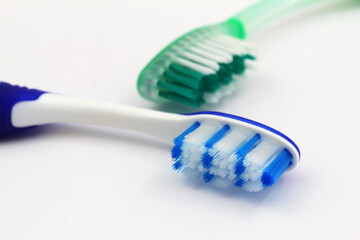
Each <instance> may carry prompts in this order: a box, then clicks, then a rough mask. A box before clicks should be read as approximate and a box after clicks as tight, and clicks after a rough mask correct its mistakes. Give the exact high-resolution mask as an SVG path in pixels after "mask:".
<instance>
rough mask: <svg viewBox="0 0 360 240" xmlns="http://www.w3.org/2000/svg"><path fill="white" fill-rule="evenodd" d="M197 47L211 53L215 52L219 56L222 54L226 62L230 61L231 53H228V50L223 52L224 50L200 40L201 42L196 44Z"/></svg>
mask: <svg viewBox="0 0 360 240" xmlns="http://www.w3.org/2000/svg"><path fill="white" fill-rule="evenodd" d="M196 46H197V47H199V48H201V49H204V50H206V51H209V52H211V53H214V54H217V55H219V56H222V57H224V58H226V60H227V62H231V61H232V59H233V57H232V56H231V54H229V53H228V52H225V51H222V50H220V49H217V48H215V47H213V46H211V45H209V44H207V43H205V42H201V43H198V44H197V45H196Z"/></svg>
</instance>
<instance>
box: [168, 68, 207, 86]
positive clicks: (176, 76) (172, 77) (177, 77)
mask: <svg viewBox="0 0 360 240" xmlns="http://www.w3.org/2000/svg"><path fill="white" fill-rule="evenodd" d="M163 76H164V77H165V78H166V79H167V80H169V81H170V82H174V83H177V84H179V85H183V86H186V87H189V88H191V89H197V90H199V89H201V88H202V87H203V84H202V82H201V80H198V79H194V78H190V77H186V76H184V75H182V74H180V73H177V72H175V71H172V70H170V69H167V70H166V71H165V72H164V74H163Z"/></svg>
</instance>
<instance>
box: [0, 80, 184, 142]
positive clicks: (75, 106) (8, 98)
mask: <svg viewBox="0 0 360 240" xmlns="http://www.w3.org/2000/svg"><path fill="white" fill-rule="evenodd" d="M0 94H1V95H0V117H1V118H0V119H1V122H0V123H1V125H0V126H1V128H0V137H1V136H7V135H10V134H12V133H14V132H18V131H20V130H23V129H27V128H29V127H34V126H37V125H42V124H50V123H83V124H90V125H99V126H106V127H114V128H121V129H127V130H133V131H137V132H141V133H145V134H148V135H152V136H154V137H158V138H161V139H164V140H167V141H171V140H172V139H173V138H174V137H175V136H177V134H180V133H181V132H182V131H183V129H184V126H187V124H188V122H189V121H190V119H189V118H187V117H186V116H182V115H177V114H169V113H163V112H158V111H153V110H146V109H140V108H135V107H130V106H125V105H120V104H113V103H106V102H98V101H92V100H87V99H81V98H75V97H69V96H64V95H59V94H53V93H46V92H44V91H39V90H31V89H27V88H21V87H19V86H12V85H10V84H7V83H0ZM3 106H5V108H4V107H3Z"/></svg>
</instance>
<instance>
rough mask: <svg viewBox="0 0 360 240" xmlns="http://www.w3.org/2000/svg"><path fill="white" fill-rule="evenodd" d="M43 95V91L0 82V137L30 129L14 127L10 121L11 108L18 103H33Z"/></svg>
mask: <svg viewBox="0 0 360 240" xmlns="http://www.w3.org/2000/svg"><path fill="white" fill-rule="evenodd" d="M44 93H45V92H44V91H40V90H36V89H28V88H26V87H20V86H13V85H10V84H8V83H5V82H0V137H2V136H7V135H10V134H13V133H16V132H19V131H21V130H23V129H27V128H29V127H32V126H27V127H24V128H17V127H15V126H14V125H13V124H12V121H11V114H12V108H13V107H14V106H15V105H16V104H17V103H19V102H24V101H34V100H36V99H38V98H39V97H40V96H41V95H43V94H44Z"/></svg>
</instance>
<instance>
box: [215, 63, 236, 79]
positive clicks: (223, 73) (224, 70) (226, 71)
mask: <svg viewBox="0 0 360 240" xmlns="http://www.w3.org/2000/svg"><path fill="white" fill-rule="evenodd" d="M219 65H220V70H219V71H218V74H219V76H220V81H221V82H222V83H224V84H228V83H229V82H231V81H232V74H233V72H234V69H233V67H232V66H231V65H230V64H227V63H220V64H219Z"/></svg>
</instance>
